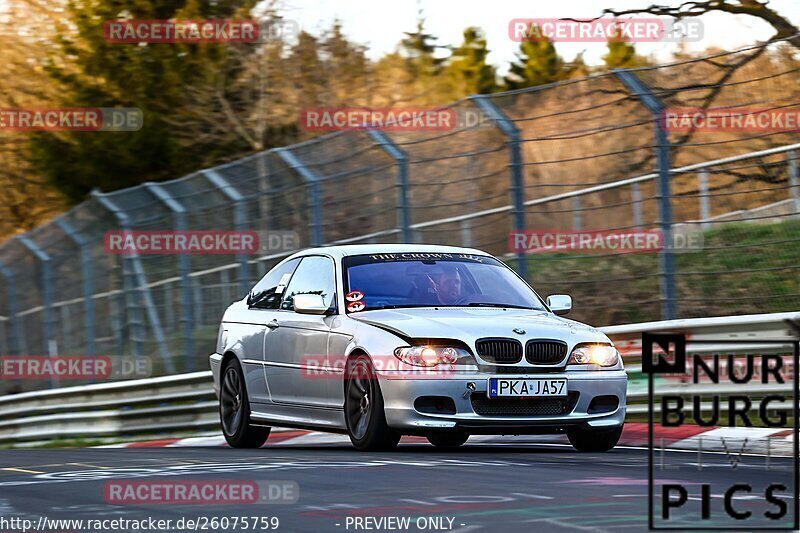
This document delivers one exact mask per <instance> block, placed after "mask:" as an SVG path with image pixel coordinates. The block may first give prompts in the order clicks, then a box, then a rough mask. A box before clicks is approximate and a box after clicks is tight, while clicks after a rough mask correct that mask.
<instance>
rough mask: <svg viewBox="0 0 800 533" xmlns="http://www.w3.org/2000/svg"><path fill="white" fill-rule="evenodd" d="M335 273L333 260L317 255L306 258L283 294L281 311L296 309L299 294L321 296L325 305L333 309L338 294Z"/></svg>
mask: <svg viewBox="0 0 800 533" xmlns="http://www.w3.org/2000/svg"><path fill="white" fill-rule="evenodd" d="M334 272H335V270H334V266H333V261H332V260H331V259H329V258H327V257H321V256H317V255H312V256H309V257H304V258H303V261H302V262H301V263H300V266H299V267H297V271H295V273H294V275H293V276H292V280H291V281H290V282H289V286H288V287H287V288H286V290H285V291H284V293H283V302H281V309H285V310H288V311H291V310H292V309H294V297H295V296H296V295H298V294H320V295H322V299H323V300H324V301H325V304H326V305H327V306H328V307H331V305H333V303H334V301H335V294H336V280H335V277H334Z"/></svg>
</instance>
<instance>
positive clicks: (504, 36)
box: [280, 0, 800, 70]
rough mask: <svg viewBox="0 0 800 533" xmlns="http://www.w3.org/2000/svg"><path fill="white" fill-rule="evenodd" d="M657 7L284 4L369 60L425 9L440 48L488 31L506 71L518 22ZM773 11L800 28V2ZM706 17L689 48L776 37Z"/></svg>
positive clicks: (591, 53) (475, 1) (564, 1)
mask: <svg viewBox="0 0 800 533" xmlns="http://www.w3.org/2000/svg"><path fill="white" fill-rule="evenodd" d="M653 3H654V1H650V0H638V1H633V0H605V1H602V0H549V1H548V0H532V1H531V0H529V1H523V0H283V9H281V10H280V11H281V12H282V13H284V16H285V17H286V18H288V19H292V20H295V21H297V22H299V24H300V26H301V27H302V28H303V29H304V30H306V31H308V32H310V33H313V34H319V33H321V32H322V31H323V30H324V29H326V28H329V27H330V25H331V22H332V21H333V20H334V19H336V18H338V19H339V20H341V21H342V24H343V27H344V31H345V33H346V34H347V36H348V37H349V38H350V39H351V40H353V41H355V42H358V43H361V44H364V45H367V46H368V47H369V56H370V57H372V58H378V57H380V56H382V55H383V54H385V53H386V52H391V51H392V50H394V49H395V47H396V45H397V43H398V42H399V41H400V39H402V38H403V37H404V34H403V32H405V31H413V30H414V29H415V27H416V21H417V16H418V13H419V11H420V9H421V10H422V12H423V16H424V18H425V19H426V28H427V30H428V32H429V33H432V34H433V35H435V36H437V37H438V38H439V40H438V43H439V44H452V45H456V44H459V43H460V42H461V41H462V32H463V30H464V28H466V27H468V26H479V27H481V28H483V30H484V31H485V32H486V36H487V40H488V45H489V49H490V50H491V53H490V54H489V62H491V63H493V64H495V65H498V66H500V67H503V66H504V65H506V64H507V63H508V62H509V61H511V60H512V59H513V58H514V51H515V50H516V49H517V48H518V47H519V43H516V42H513V41H512V40H511V39H510V38H509V37H508V23H509V21H510V20H511V19H515V18H565V17H574V18H593V17H597V16H599V15H600V13H601V11H602V8H603V7H606V6H613V7H615V8H617V9H624V8H631V7H645V6H649V5H651V4H653ZM656 3H660V4H667V5H672V6H675V5H678V4H679V3H680V2H678V1H674V0H673V1H670V0H662V1H661V2H656ZM770 6H771V7H772V8H773V9H775V10H776V11H777V12H778V13H780V14H781V15H783V16H785V17H787V18H788V19H789V20H791V21H792V22H793V23H794V24H796V25H797V24H800V1H798V0H772V2H771V3H770ZM701 20H702V22H703V25H704V30H705V35H704V38H703V40H702V42H699V43H690V44H689V45H688V48H689V50H697V51H702V50H704V49H706V48H708V47H717V48H721V49H723V50H732V49H735V48H740V47H743V46H746V45H748V44H751V43H754V42H756V41H759V40H765V39H767V38H769V37H770V36H771V35H772V34H773V33H774V31H773V30H772V29H771V28H770V26H769V25H767V24H766V23H764V22H761V21H759V20H757V19H754V18H752V17H747V16H743V15H728V14H719V13H715V14H709V15H706V16H704V17H702V18H701ZM675 46H676V45H675V44H672V43H639V44H637V50H638V51H639V53H641V54H643V55H650V54H654V55H655V57H656V58H657V59H658V60H660V61H668V60H669V59H670V57H671V52H672V51H673V50H674V49H675ZM557 49H558V51H559V53H560V54H561V55H562V56H563V57H564V58H565V59H567V60H570V59H572V58H573V57H574V56H575V55H576V54H577V53H579V52H581V51H584V59H585V61H586V62H587V63H589V64H599V63H602V56H603V54H605V52H606V47H605V44H603V43H558V44H557ZM501 70H504V68H501Z"/></svg>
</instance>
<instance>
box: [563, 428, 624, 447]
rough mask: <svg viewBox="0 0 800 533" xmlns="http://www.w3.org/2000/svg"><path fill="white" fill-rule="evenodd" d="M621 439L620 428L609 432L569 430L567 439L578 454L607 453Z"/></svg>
mask: <svg viewBox="0 0 800 533" xmlns="http://www.w3.org/2000/svg"><path fill="white" fill-rule="evenodd" d="M620 437H622V426H620V427H618V428H614V429H611V430H608V429H606V430H589V429H580V428H576V429H571V430H569V431H567V438H569V443H570V444H572V447H573V448H575V449H576V450H578V451H579V452H607V451H609V450H611V449H612V448H614V446H616V445H617V443H618V442H619V439H620Z"/></svg>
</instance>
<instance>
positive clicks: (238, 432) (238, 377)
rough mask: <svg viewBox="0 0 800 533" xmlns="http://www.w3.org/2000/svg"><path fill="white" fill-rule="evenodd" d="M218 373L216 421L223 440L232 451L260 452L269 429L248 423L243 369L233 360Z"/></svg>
mask: <svg viewBox="0 0 800 533" xmlns="http://www.w3.org/2000/svg"><path fill="white" fill-rule="evenodd" d="M220 372H221V374H220V376H221V378H220V387H219V421H220V426H221V427H222V434H223V435H224V436H225V440H226V441H228V444H230V445H231V446H232V447H234V448H260V447H261V446H263V445H264V443H265V442H267V437H269V431H270V428H268V427H262V426H254V425H252V423H251V422H250V401H249V400H248V399H247V388H246V387H245V381H244V373H243V372H242V365H241V364H239V360H238V359H236V358H235V357H234V358H233V359H231V360H230V361H228V362H227V363H226V364H225V365H224V366H223V367H222V370H221V371H220Z"/></svg>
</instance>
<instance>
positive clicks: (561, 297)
mask: <svg viewBox="0 0 800 533" xmlns="http://www.w3.org/2000/svg"><path fill="white" fill-rule="evenodd" d="M547 307H549V308H550V310H551V311H553V312H554V313H555V314H557V315H566V314H567V313H569V312H570V311H571V310H572V296H569V295H568V294H551V295H550V296H548V297H547Z"/></svg>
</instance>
